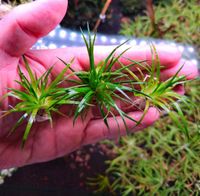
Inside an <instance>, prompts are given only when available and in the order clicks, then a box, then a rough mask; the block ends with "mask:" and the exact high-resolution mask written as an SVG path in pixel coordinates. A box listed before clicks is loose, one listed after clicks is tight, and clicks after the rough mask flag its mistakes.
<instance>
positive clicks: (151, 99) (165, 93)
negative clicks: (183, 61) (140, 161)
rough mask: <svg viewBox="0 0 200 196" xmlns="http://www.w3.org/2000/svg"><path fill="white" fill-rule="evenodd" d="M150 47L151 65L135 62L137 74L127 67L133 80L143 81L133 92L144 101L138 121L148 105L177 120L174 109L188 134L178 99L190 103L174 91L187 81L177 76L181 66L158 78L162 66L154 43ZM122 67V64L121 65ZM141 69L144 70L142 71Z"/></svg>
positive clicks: (189, 104)
mask: <svg viewBox="0 0 200 196" xmlns="http://www.w3.org/2000/svg"><path fill="white" fill-rule="evenodd" d="M150 47H151V51H152V65H151V66H150V65H148V64H146V63H145V64H144V63H138V62H137V64H138V65H139V67H138V73H139V76H138V75H136V74H135V73H133V72H131V71H130V70H129V69H127V71H128V72H129V74H130V75H131V76H132V77H133V79H134V80H135V81H137V82H141V81H143V83H140V84H139V91H140V93H135V94H134V95H135V96H136V97H138V98H139V99H142V100H143V102H144V103H145V104H144V105H145V107H144V113H143V116H142V118H141V119H140V122H141V121H142V119H143V118H144V116H145V114H146V112H147V111H148V109H149V107H150V106H154V107H157V108H158V109H161V110H162V111H165V112H166V113H168V114H170V115H171V117H172V118H173V119H174V120H175V121H177V122H179V120H178V119H177V118H176V117H175V115H173V112H172V111H173V110H175V111H176V112H177V113H178V115H179V117H180V118H181V121H182V122H179V123H178V124H182V128H183V130H184V132H185V133H186V134H187V135H188V128H187V121H186V119H185V117H184V114H183V112H182V110H181V108H180V106H179V103H178V101H179V102H184V103H185V104H186V105H188V106H191V104H192V103H191V102H190V100H189V99H188V98H187V97H186V96H184V95H180V94H178V93H177V92H175V91H174V88H175V87H176V86H177V85H180V84H181V85H182V84H184V83H186V82H187V80H186V77H185V76H178V74H179V72H180V71H181V69H182V68H183V66H181V67H180V68H179V70H178V71H177V72H176V73H175V74H174V75H173V76H172V77H170V78H169V79H167V80H165V81H162V80H161V78H160V73H161V68H162V66H161V64H160V61H159V57H158V54H157V51H156V48H155V46H154V45H151V46H150ZM129 60H130V62H131V63H134V62H135V61H134V60H131V59H129ZM122 67H124V66H123V65H122ZM142 69H143V70H144V71H142ZM144 72H145V73H144Z"/></svg>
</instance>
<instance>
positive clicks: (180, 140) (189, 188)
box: [88, 80, 200, 196]
mask: <svg viewBox="0 0 200 196" xmlns="http://www.w3.org/2000/svg"><path fill="white" fill-rule="evenodd" d="M186 90H187V91H186V94H187V96H189V99H190V100H191V101H193V102H194V104H195V105H196V108H195V107H191V108H190V109H189V108H188V107H185V105H182V104H180V105H181V107H182V111H183V113H184V115H185V118H186V119H187V123H188V134H189V138H188V137H187V135H185V134H183V133H182V128H181V127H179V126H177V124H176V123H174V122H173V121H172V119H171V118H170V117H169V116H165V117H163V118H162V119H161V120H160V121H158V122H157V123H156V124H155V126H154V127H150V128H147V130H145V131H142V132H137V133H135V134H133V135H130V136H128V137H123V138H121V141H120V143H119V144H118V145H116V144H114V143H112V142H110V141H106V142H105V143H106V144H107V145H108V146H110V148H112V151H113V153H114V154H115V158H114V159H113V160H108V161H107V162H106V164H107V169H106V171H105V173H104V174H99V175H98V176H97V177H96V178H92V179H90V180H89V182H88V184H89V185H90V186H92V187H93V188H94V190H95V192H98V193H99V192H100V193H101V194H102V193H103V192H106V193H107V194H110V195H123V196H125V195H199V194H200V167H199V165H200V157H199V153H200V145H199V141H200V108H199V101H200V80H196V81H193V82H191V83H190V84H187V85H186ZM173 115H177V114H173ZM177 118H179V116H177Z"/></svg>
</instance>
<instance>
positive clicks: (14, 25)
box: [0, 0, 68, 57]
mask: <svg viewBox="0 0 200 196" xmlns="http://www.w3.org/2000/svg"><path fill="white" fill-rule="evenodd" d="M67 3H68V1H67V0H56V1H55V0H40V1H35V2H32V3H28V4H24V5H20V6H18V7H16V8H14V9H13V10H12V11H11V12H10V13H9V14H8V15H7V16H6V17H4V18H3V19H2V20H1V21H0V29H1V31H0V50H1V51H4V52H6V53H7V54H9V55H11V56H15V57H18V56H21V55H22V54H24V53H25V52H26V51H27V50H28V49H29V48H30V47H31V46H32V45H33V44H34V43H35V42H36V41H37V40H38V39H39V38H40V37H42V36H45V35H46V34H48V33H49V32H50V31H51V30H53V29H54V28H55V26H56V25H58V23H59V22H60V21H61V20H62V18H63V16H64V15H65V12H66V8H67Z"/></svg>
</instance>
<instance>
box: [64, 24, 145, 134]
mask: <svg viewBox="0 0 200 196" xmlns="http://www.w3.org/2000/svg"><path fill="white" fill-rule="evenodd" d="M82 37H83V39H84V41H85V45H86V47H87V52H88V57H89V62H90V67H89V70H88V71H80V72H76V71H75V70H73V69H72V68H69V69H71V70H72V72H73V73H74V75H76V76H77V78H78V80H68V81H69V82H72V83H74V84H75V86H73V87H72V88H69V89H67V91H68V93H69V94H70V95H71V99H72V100H78V101H80V103H79V104H78V105H77V107H76V110H75V113H74V122H75V120H76V119H77V117H78V116H80V115H82V116H86V115H87V111H88V109H89V108H90V107H92V106H97V107H98V108H99V111H100V114H101V115H102V117H103V119H104V122H105V124H106V126H107V127H108V128H109V124H108V122H107V118H108V116H113V117H114V119H116V116H115V114H116V113H117V114H118V115H119V116H121V118H122V120H123V122H124V125H125V127H126V122H125V118H127V119H130V120H132V121H134V122H136V123H138V122H137V121H136V120H135V119H133V118H132V117H130V116H129V115H127V114H126V113H125V112H124V111H123V110H122V109H121V108H119V107H118V105H117V104H116V100H120V101H122V102H125V103H129V104H130V105H132V104H134V102H133V100H132V99H131V98H130V97H129V95H128V94H127V92H129V93H130V92H132V93H137V94H140V91H138V90H136V89H135V88H134V86H133V85H134V84H138V83H139V84H140V83H143V82H142V81H133V80H130V78H129V76H128V74H127V73H126V72H127V69H128V67H131V66H134V65H135V64H137V62H133V63H131V64H130V65H129V66H128V67H125V66H123V67H119V68H116V67H115V68H114V65H115V64H116V63H118V62H119V59H120V57H121V56H122V55H123V54H124V53H125V52H126V51H127V50H128V49H129V48H127V49H126V50H124V51H123V52H121V53H120V54H119V55H115V52H116V51H117V49H119V48H120V47H121V46H122V45H123V44H125V43H126V42H124V43H123V44H121V45H119V46H117V47H116V48H115V49H113V50H112V52H111V53H110V54H109V55H108V56H107V57H106V58H105V59H104V60H103V61H101V62H100V63H98V65H96V64H95V59H94V43H95V37H96V34H94V37H93V38H92V35H91V34H90V30H89V26H88V40H87V39H86V36H85V35H84V33H83V32H82ZM63 62H64V61H63ZM64 63H65V62H64ZM65 64H66V63H65ZM122 78H123V79H122ZM124 78H125V79H124ZM142 94H143V95H144V96H145V94H144V93H142ZM126 128H127V127H126ZM127 131H128V130H127Z"/></svg>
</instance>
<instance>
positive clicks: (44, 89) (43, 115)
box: [0, 56, 75, 147]
mask: <svg viewBox="0 0 200 196" xmlns="http://www.w3.org/2000/svg"><path fill="white" fill-rule="evenodd" d="M23 60H24V64H25V68H26V71H27V72H28V77H29V78H27V77H26V76H25V75H24V73H23V72H22V70H21V68H20V66H19V67H18V73H19V77H20V81H16V82H17V83H18V84H19V86H20V88H21V89H15V88H9V89H8V90H9V92H8V93H7V94H6V96H5V97H14V98H15V99H17V100H18V101H19V103H17V104H16V105H15V106H13V107H11V109H10V110H8V111H6V112H5V113H4V114H3V115H2V116H1V117H0V118H2V117H4V116H6V115H9V114H11V113H16V112H22V113H23V115H22V116H21V117H20V118H19V120H18V121H17V122H16V124H15V125H14V126H13V128H12V129H11V131H10V133H13V132H14V131H15V130H16V128H17V127H19V126H20V125H21V124H22V123H23V122H24V121H25V122H26V121H28V122H27V125H26V128H25V131H24V135H23V139H22V147H23V146H24V144H25V142H26V140H27V138H28V135H29V133H30V130H31V127H32V125H33V123H34V122H36V121H38V122H40V121H45V120H49V122H50V124H51V126H52V125H53V120H52V115H51V113H52V112H56V113H59V114H62V113H61V112H59V110H58V107H59V106H60V105H63V104H72V103H73V104H75V102H74V101H70V100H68V99H67V95H66V93H65V91H64V90H63V88H61V87H59V84H60V83H62V82H63V80H64V79H65V76H64V75H65V73H66V71H67V70H68V68H69V66H70V63H69V64H67V65H66V67H65V68H64V69H63V70H62V71H61V72H60V73H59V74H58V76H57V77H56V78H55V79H54V80H53V81H51V82H50V80H49V78H50V74H51V72H52V69H53V66H52V67H51V68H50V69H48V70H47V71H46V72H45V73H44V74H43V75H42V76H40V77H39V78H38V77H37V76H36V74H34V73H33V71H32V70H31V67H30V66H29V63H28V61H27V59H26V58H25V57H24V56H23ZM63 115H64V114H63ZM27 119H28V120H27Z"/></svg>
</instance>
